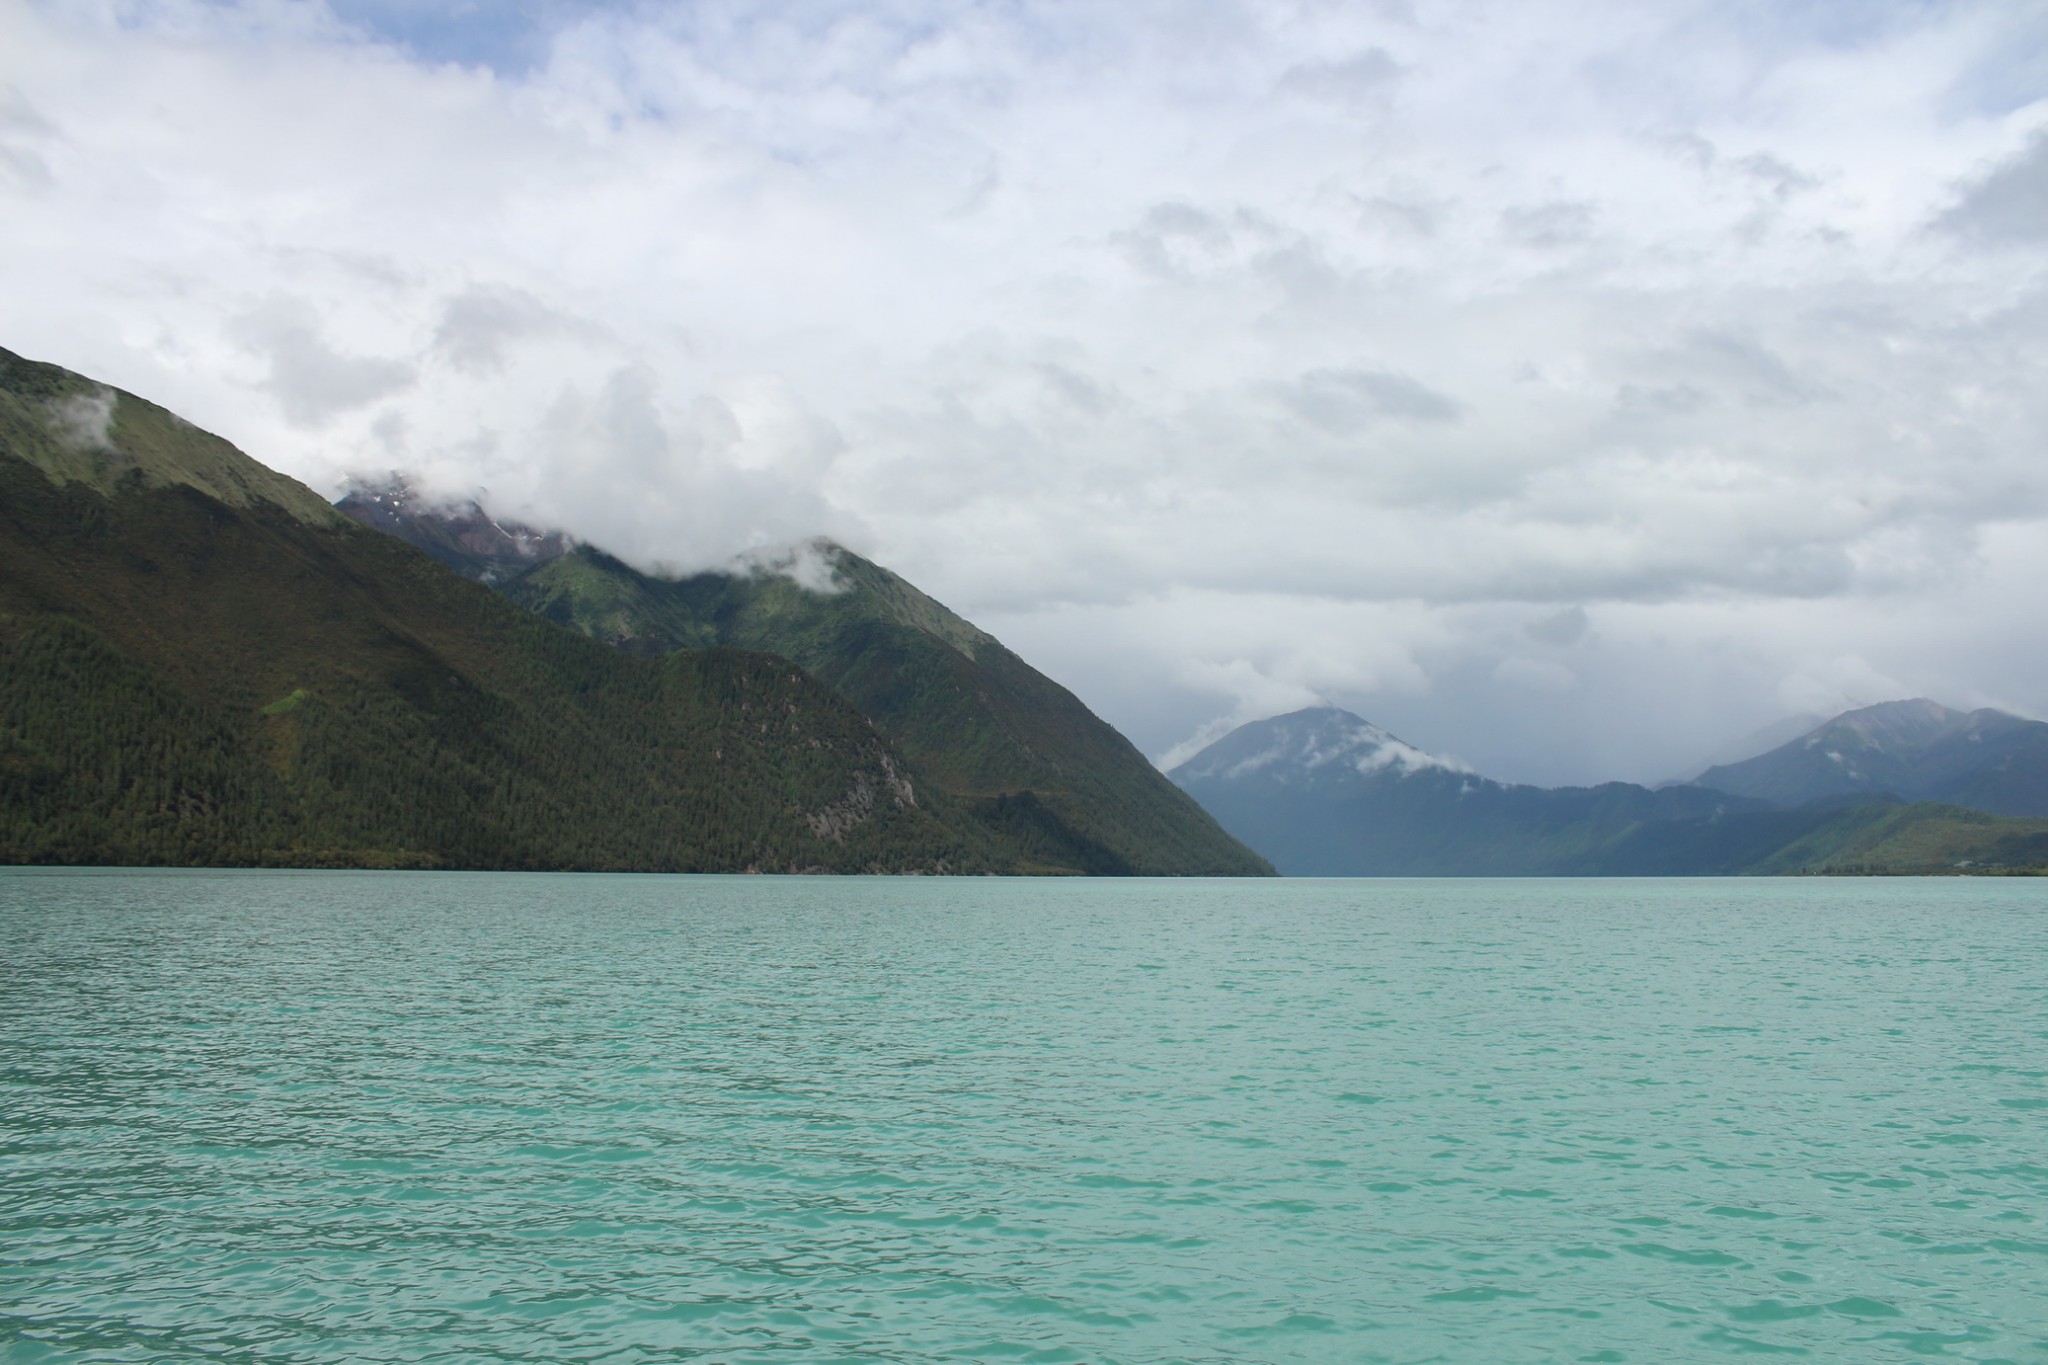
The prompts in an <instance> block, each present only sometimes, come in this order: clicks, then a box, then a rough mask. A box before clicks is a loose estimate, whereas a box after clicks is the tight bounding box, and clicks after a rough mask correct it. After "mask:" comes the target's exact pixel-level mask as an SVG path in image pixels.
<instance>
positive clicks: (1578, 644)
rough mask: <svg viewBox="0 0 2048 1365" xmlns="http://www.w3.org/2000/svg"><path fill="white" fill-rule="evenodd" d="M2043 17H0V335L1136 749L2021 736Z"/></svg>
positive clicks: (1366, 8) (187, 407)
mask: <svg viewBox="0 0 2048 1365" xmlns="http://www.w3.org/2000/svg"><path fill="white" fill-rule="evenodd" d="M2044 266H2048V4H2042V3H2030V2H2029V0H1997V2H1996V3H1969V2H1968V0H1959V2H1958V3H1943V4H1935V3H1878V2H1873V3H1857V2H1856V0H1826V2H1824V3H1800V2H1799V0H1749V2H1745V0H1702V2H1700V3H1686V2H1684V0H1630V2H1629V3H1613V4H1606V5H1590V6H1589V5H1587V4H1585V3H1583V2H1582V0H1580V2H1577V3H1568V4H1567V3H1546V0H1507V2H1504V3H1444V4H1435V3H1422V2H1420V0H1418V3H1413V4H1407V3H1398V2H1395V0H1388V3H1379V4H1375V3H1370V0H1349V2H1348V3H1330V4H1323V3H1310V2H1309V0H1296V2H1292V3H1282V2H1280V0H1275V2H1273V3H1256V2H1248V3H1230V2H1229V0H1204V2H1203V3H1152V2H1150V0H1115V2H1114V3H1102V4H1079V3H1071V2H1070V0H1058V2H1048V3H1035V2H1034V0H1006V2H1003V3H982V4H973V3H964V2H963V0H948V2H947V3H931V2H930V0H864V2H863V3H832V0H817V2H815V3H802V4H797V3H784V4H772V3H749V2H748V0H703V2H702V3H675V4H648V5H634V4H613V5H597V4H580V5H572V4H550V3H546V2H545V0H540V2H539V3H525V4H520V5H510V4H499V3H483V2H482V0H451V2H450V3H446V4H441V5H434V4H428V3H412V2H411V0H333V2H332V3H328V4H321V3H293V2H291V0H256V2H252V3H197V2H194V3H178V2H172V3H153V2H151V0H140V2H138V3H129V2H127V0H81V2H80V3H69V2H68V0H50V2H49V3H43V2H42V0H35V2H33V3H31V2H29V0H0V298H4V300H5V313H4V318H5V323H4V328H0V345H4V346H6V347H8V348H10V349H13V350H16V351H20V352H23V353H25V354H28V355H31V356H34V357H37V358H39V359H46V360H53V361H56V362H58V363H61V364H64V365H68V366H70V367H72V368H74V369H78V370H81V371H84V372H87V373H89V374H92V375H94V376H96V377H99V378H102V379H105V380H107V381H109V382H111V383H114V384H116V385H119V386H120V387H123V388H126V389H130V390H133V391H135V392H138V393H142V394H144V395H146V396H149V397H152V398H155V399H157V400H158V401H160V402H163V403H165V404H166V405H168V406H171V407H173V408H175V409H177V410H178V411H180V412H182V413H184V414H185V415H186V416H188V417H190V418H192V419H193V420H194V421H196V422H198V423H199V424H201V425H202V426H206V427H208V428H210V429H212V430H215V431H218V432H220V433H222V434H224V435H226V436H228V437H229V438H230V439H232V440H234V441H235V442H236V443H237V444H239V445H241V446H242V447H243V448H244V449H245V450H247V451H249V452H250V453H251V454H253V455H255V456H256V457H257V458H259V459H261V460H263V461H264V462H265V463H268V464H270V465H272V466H274V467H276V468H279V469H282V470H285V471H286V472H288V473H291V474H294V475H296V476H298V477H300V478H302V479H305V480H306V481H308V482H309V483H311V484H313V485H314V486H315V487H317V488H320V489H321V490H323V491H325V492H327V493H329V494H330V495H334V494H338V493H339V492H340V490H341V488H342V487H343V484H344V481H345V479H346V478H347V476H348V475H349V474H350V473H351V472H352V471H362V472H373V471H382V470H392V469H399V470H409V471H413V472H414V473H415V474H416V475H418V476H419V477H420V478H422V479H423V480H425V482H426V483H427V484H428V486H430V487H432V488H434V489H436V490H440V491H445V492H449V493H467V492H472V491H476V490H485V491H486V497H485V501H486V503H487V505H489V506H490V507H492V509H493V510H494V511H496V512H498V513H499V514H500V515H503V516H508V517H524V518H527V519H530V520H536V521H544V522H547V523H550V524H557V525H564V526H566V527H567V528H568V529H570V530H572V531H574V532H576V533H578V534H579V535H582V536H584V537H585V538H587V539H591V540H595V541H597V542H599V543H601V544H604V545H606V546H607V547H609V548H611V549H613V550H615V551H617V552H619V553H621V554H623V555H625V556H626V557H628V558H631V559H634V560H636V561H637V562H640V563H642V564H644V565H657V564H659V565H667V566H670V567H675V568H686V567H693V566H700V565H706V564H712V563H717V562H721V561H723V560H725V559H726V558H728V557H729V556H731V555H732V554H733V553H735V552H736V551H740V550H743V549H746V548H748V547H758V546H772V545H777V544H782V543H787V542H789V541H791V540H794V539H798V538H801V537H804V536H808V535H812V534H826V535H830V536H834V537H836V538H838V539H840V540H842V541H844V542H845V543H846V544H848V545H849V546H851V547H853V548H855V549H857V550H859V551H861V552H863V553H866V554H868V555H870V556H872V557H874V558H876V559H878V560H880V561H881V562H883V563H885V564H887V565H889V566H890V567H892V568H895V569H897V570H898V571H899V572H901V573H903V574H904V575H906V576H907V577H909V578H910V579H911V580H912V581H913V582H916V583H917V584H919V585H920V586H922V587H924V588H925V589H926V590H927V591H929V592H931V593H932V594H933V595H934V596H937V597H938V598H939V599H940V600H942V601H944V602H946V603H947V604H948V605H950V606H952V607H954V608H955V609H957V610H959V611H961V612H962V613H963V614H965V615H967V616H968V617H970V618H971V619H973V620H974V621H976V622H977V623H979V624H980V625H982V626H984V627H986V628H988V629H990V630H992V631H994V632H995V633H996V634H997V635H998V636H1000V637H1002V638H1003V639H1004V640H1005V641H1006V642H1007V643H1009V644H1010V645H1011V646H1012V647H1013V648H1015V649H1017V650H1018V651H1019V652H1020V653H1022V654H1023V655H1024V656H1025V657H1026V658H1027V659H1029V660H1031V661H1032V662H1033V663H1035V664H1037V665H1038V666H1039V667H1041V668H1042V669H1044V670H1045V671H1047V672H1048V673H1050V674H1052V675H1053V676H1054V677H1056V678H1058V679H1059V680H1060V681H1062V682H1065V683H1066V684H1068V685H1069V686H1070V687H1072V688H1074V689H1075V690H1076V691H1077V692H1078V693H1080V695H1081V696H1082V698H1083V699H1084V700H1085V701H1087V702H1088V703H1089V704H1090V705H1092V706H1093V707H1094V708H1095V709H1096V710H1097V711H1098V712H1100V713H1101V714H1102V715H1104V716H1105V717H1106V718H1107V719H1109V720H1110V721H1111V722H1112V723H1114V724H1116V725H1117V726H1118V727H1119V728H1121V729H1123V730H1124V732H1125V733H1126V734H1128V735H1130V736H1131V737H1132V738H1133V739H1134V740H1135V741H1136V742H1137V743H1138V744H1139V746H1140V747H1141V748H1143V749H1145V750H1146V752H1148V753H1150V754H1152V755H1154V756H1155V757H1158V758H1162V759H1164V758H1171V757H1173V756H1176V755H1180V754H1185V753H1186V752H1189V751H1190V749H1189V746H1190V745H1191V744H1194V743H1195V742H1197V741H1198V740H1199V739H1200V738H1201V737H1203V736H1205V735H1207V736H1209V737H1213V736H1214V735H1216V734H1219V733H1221V731H1222V729H1224V728H1227V727H1228V725H1230V724H1232V723H1235V722H1238V721H1242V720H1247V719H1252V718H1256V717H1258V716H1262V715H1268V714H1272V713H1274V712H1277V711H1282V710H1289V709H1293V708H1295V707H1297V706H1302V705H1307V704H1310V703H1312V702H1314V701H1316V700H1327V701H1330V702H1334V703H1337V704H1339V705H1343V706H1346V707H1348V708H1349V709H1351V710H1354V711H1357V712H1359V713H1360V714H1362V715H1364V716H1366V717H1367V718H1368V719H1370V720H1373V721H1375V722H1377V723H1379V724H1381V725H1383V726H1386V727H1387V728H1389V729H1391V730H1393V731H1395V732H1396V733H1397V734H1399V735H1401V736H1402V737H1403V738H1405V739H1407V740H1409V741H1410V742H1412V743H1414V744H1417V745H1419V746H1421V747H1424V748H1427V749H1432V750H1435V751H1438V752H1443V753H1447V754H1450V755H1453V756H1455V757H1458V758H1460V759H1462V760H1464V761H1466V762H1469V763H1471V764H1473V765H1474V766H1476V767H1477V768H1478V769H1479V770H1481V771H1482V772H1485V773H1487V774H1489V775H1491V776H1496V777H1500V778H1504V779H1510V780H1521V781H1537V782H1545V783H1557V782H1584V781H1597V780H1601V779H1606V778H1614V777H1620V778H1629V779H1636V780H1656V779H1660V778H1666V777H1670V776H1674V775H1677V774H1678V773H1680V772H1681V771H1683V770H1685V769H1687V768H1688V767H1693V766H1697V765H1698V763H1700V762H1703V761H1705V760H1706V759H1707V758H1709V757H1713V756H1715V755H1716V751H1717V750H1719V749H1720V748H1721V747H1722V746H1723V745H1726V744H1728V743H1731V742H1735V741H1739V740H1740V739H1741V738H1742V737H1743V736H1744V735H1746V734H1747V733H1749V732H1751V731H1754V730H1756V729H1758V728H1760V727H1763V726H1765V725H1768V724H1770V723H1772V722H1774V721H1777V720H1779V719H1781V718H1782V717H1784V716H1786V715H1788V714H1793V713H1817V714H1828V713H1832V712H1834V711H1837V710H1840V709H1843V708H1845V707H1848V706H1851V705H1857V704H1863V703H1868V702H1874V701H1880V700H1885V699H1888V698H1892V697H1897V696H1910V695H1923V694H1924V695H1929V696H1933V697H1935V698H1937V699H1939V700H1943V701H1946V702H1948V703H1949V704H1951V705H1958V706H1976V705H1996V706H2002V707H2005V708H2007V709H2011V710H2016V711H2019V712H2022V713H2024V714H2029V715H2035V716H2044V715H2048V630H2044V624H2048V622H2044V615H2048V613H2044V609H2043V602H2044V594H2048V288H2044V285H2048V275H2044Z"/></svg>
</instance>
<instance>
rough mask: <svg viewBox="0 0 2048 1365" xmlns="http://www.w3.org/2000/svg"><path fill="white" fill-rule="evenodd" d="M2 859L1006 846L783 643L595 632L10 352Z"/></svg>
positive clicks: (669, 854)
mask: <svg viewBox="0 0 2048 1365" xmlns="http://www.w3.org/2000/svg"><path fill="white" fill-rule="evenodd" d="M81 405H84V406H83V416H82V417H80V416H79V413H80V411H81ZM74 419H76V420H74ZM0 860H4V861H9V862H24V861H35V862H82V863H147V864H165V863H168V864H187V865H220V866H240V865H256V864H277V865H294V866H385V865H417V866H446V867H511V868H564V869H568V868H587V869H644V870H729V871H740V870H747V869H755V868H758V869H761V870H776V871H781V870H834V871H1016V870H1032V867H1033V864H1031V863H1030V862H1029V861H1028V860H1026V859H1024V858H1022V857H1020V856H1019V855H1018V854H1017V852H1016V851H1015V849H1014V847H1006V846H1005V845H1004V844H1003V843H1002V842H1001V841H1000V840H999V839H998V838H996V837H995V836H994V835H993V834H992V833H991V831H990V830H989V828H988V827H987V825H986V824H985V823H984V822H982V821H980V820H977V819H974V818H972V817H970V816H969V815H968V814H967V813H966V812H965V811H963V810H962V809H960V807H959V806H958V805H957V804H956V803H954V802H952V801H950V800H949V799H948V798H947V797H946V795H945V794H944V793H943V792H942V791H938V790H932V789H929V788H928V786H927V784H924V783H923V782H922V781H921V780H920V779H919V778H917V777H916V776H915V775H914V774H913V773H912V771H911V766H910V765H909V764H908V763H907V762H906V761H905V760H904V759H903V757H902V756H901V755H900V754H898V753H897V752H895V751H894V750H893V749H892V748H891V747H890V746H889V744H888V743H887V741H886V740H885V739H884V738H882V737H881V736H880V735H878V734H877V733H876V732H875V729H874V727H873V726H872V725H871V724H870V722H869V721H868V720H867V719H866V718H865V717H864V716H862V715H861V714H860V713H859V712H858V711H856V710H855V709H854V708H853V707H851V706H849V705H848V704H847V703H846V702H845V701H844V700H843V699H842V698H840V697H838V696H837V695H836V694H834V693H833V692H832V691H831V690H830V689H829V688H826V687H824V686H822V685H820V684H819V683H817V682H816V681H814V680H813V679H811V678H809V677H807V676H806V675H805V674H804V673H803V672H802V671H801V670H799V669H796V668H794V667H792V666H791V665H790V664H788V663H787V662H786V661H784V660H781V659H777V658H773V657H769V656H766V655H761V654H756V653H748V652H743V651H738V650H726V649H719V650H709V651H702V652H696V653H689V654H678V655H674V656H670V657H666V658H662V659H642V658H634V657H631V656H628V655H625V654H622V653H619V652H617V651H614V650H610V649H607V648H604V647H603V646H602V645H600V644H597V643H596V642H593V641H590V640H588V639H585V638H583V637H582V636H580V635H578V634H575V633H572V632H568V631H563V630H560V629H558V628H556V627H554V626H552V625H550V624H548V623H546V622H545V621H543V620H541V619H539V618H538V617H536V616H534V615H532V614H530V613H528V612H526V611H524V610H521V609H519V608H518V607H516V606H514V605H512V604H510V603H508V602H506V601H504V600H503V599H501V598H499V597H497V596H495V595H494V594H492V593H491V592H490V591H488V590H487V589H485V588H483V587H480V586H478V585H476V584H474V583H471V582H469V581H468V580H466V579H464V578H462V577H461V576H460V575H458V574H455V573H453V572H451V571H449V570H447V569H445V568H443V567H442V566H440V565H438V564H436V563H434V562H432V561H431V560H429V559H428V558H427V557H425V556H424V555H422V554H420V553H419V552H417V551H415V550H413V549H412V548H410V547H409V546H406V545H404V544H402V543H400V542H399V541H397V540H394V539H391V538H389V537H386V536H382V535H378V534H376V533H374V532H371V531H368V530H365V529H363V528H361V527H358V526H356V525H354V524H353V523H351V522H349V521H347V519H346V518H343V517H341V516H340V515H339V514H337V513H335V512H333V511H332V510H331V509H330V508H328V507H327V505H326V504H325V503H324V502H322V501H321V500H320V499H319V498H318V497H317V496H316V495H314V494H312V493H311V491H310V490H307V489H305V488H303V487H302V486H300V485H298V484H296V483H293V482H292V481H291V480H289V479H285V478H284V477H283V476H281V475H277V474H275V473H273V472H272V471H269V470H266V469H264V468H263V467H262V466H260V465H257V464H256V463H255V462H254V461H251V460H248V459H247V457H245V456H242V455H241V454H240V453H239V452H236V451H235V450H234V449H233V448H232V447H231V446H228V445H227V444H226V443H225V442H221V441H219V440H218V438H215V437H211V436H208V435H206V434H205V433H202V432H198V431H196V430H195V429H194V428H191V427H190V426H187V425H185V424H183V423H181V422H179V421H178V420H177V419H176V418H174V417H171V416H170V414H168V413H165V412H164V411H163V410H162V409H160V408H155V407H153V406H152V405H149V404H146V403H144V402H142V400H139V399H135V398H133V397H132V396H130V395H126V394H119V393H115V392H113V391H111V390H106V389H104V388H102V387H101V386H98V385H95V384H92V383H91V382H90V381H87V380H84V379H82V378H80V377H79V376H76V375H73V374H70V373H69V372H67V371H63V370H61V369H58V368H56V367H54V366H47V365H39V364H35V363H33V362H29V361H24V360H22V359H21V358H20V357H18V356H14V355H12V354H11V353H7V352H0Z"/></svg>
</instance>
